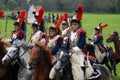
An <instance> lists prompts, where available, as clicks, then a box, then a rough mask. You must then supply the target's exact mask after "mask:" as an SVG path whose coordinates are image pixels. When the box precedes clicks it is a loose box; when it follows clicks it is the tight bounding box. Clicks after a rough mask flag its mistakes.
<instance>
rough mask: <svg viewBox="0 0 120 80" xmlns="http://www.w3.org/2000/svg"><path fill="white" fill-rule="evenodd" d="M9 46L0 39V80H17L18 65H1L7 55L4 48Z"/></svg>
mask: <svg viewBox="0 0 120 80" xmlns="http://www.w3.org/2000/svg"><path fill="white" fill-rule="evenodd" d="M10 45H11V44H10V43H9V42H8V41H6V40H3V39H2V38H0V80H17V72H18V68H19V66H18V65H16V64H15V65H11V64H9V65H3V64H2V58H3V57H4V56H5V54H6V53H7V50H6V48H7V47H9V46H10Z"/></svg>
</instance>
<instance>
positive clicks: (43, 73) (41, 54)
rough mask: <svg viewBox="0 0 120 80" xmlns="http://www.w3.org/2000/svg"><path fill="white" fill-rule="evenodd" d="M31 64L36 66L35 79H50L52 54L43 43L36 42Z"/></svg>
mask: <svg viewBox="0 0 120 80" xmlns="http://www.w3.org/2000/svg"><path fill="white" fill-rule="evenodd" d="M29 64H30V66H31V67H32V68H34V70H35V74H34V80H50V79H49V72H50V70H51V68H52V66H53V65H52V54H51V52H50V50H49V49H48V48H47V47H46V46H45V45H43V44H42V43H39V42H37V43H35V46H34V47H33V48H32V50H31V53H30V63H29Z"/></svg>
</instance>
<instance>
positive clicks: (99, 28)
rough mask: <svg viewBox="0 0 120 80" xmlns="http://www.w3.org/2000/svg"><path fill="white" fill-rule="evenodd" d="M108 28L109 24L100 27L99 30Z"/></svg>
mask: <svg viewBox="0 0 120 80" xmlns="http://www.w3.org/2000/svg"><path fill="white" fill-rule="evenodd" d="M107 26H108V24H104V25H103V26H99V29H103V28H105V27H107Z"/></svg>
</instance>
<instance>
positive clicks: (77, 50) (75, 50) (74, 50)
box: [71, 46, 82, 52]
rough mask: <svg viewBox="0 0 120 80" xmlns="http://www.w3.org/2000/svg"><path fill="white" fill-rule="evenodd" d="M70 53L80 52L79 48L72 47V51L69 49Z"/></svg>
mask: <svg viewBox="0 0 120 80" xmlns="http://www.w3.org/2000/svg"><path fill="white" fill-rule="evenodd" d="M71 51H72V52H81V51H82V50H81V49H80V48H79V47H77V46H76V47H73V48H72V49H71Z"/></svg>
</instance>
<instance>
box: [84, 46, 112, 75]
mask: <svg viewBox="0 0 120 80" xmlns="http://www.w3.org/2000/svg"><path fill="white" fill-rule="evenodd" d="M85 48H86V49H87V50H88V51H89V55H90V56H94V57H95V58H96V61H97V63H99V64H105V65H106V67H107V68H108V69H109V71H110V72H111V73H112V67H113V62H114V56H113V54H114V52H113V50H112V48H111V47H108V48H107V52H108V53H106V57H104V58H103V60H102V62H99V61H98V58H99V57H100V56H97V55H96V54H98V53H95V46H94V45H92V44H86V45H85ZM100 54H102V53H100ZM109 62H110V64H109Z"/></svg>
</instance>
